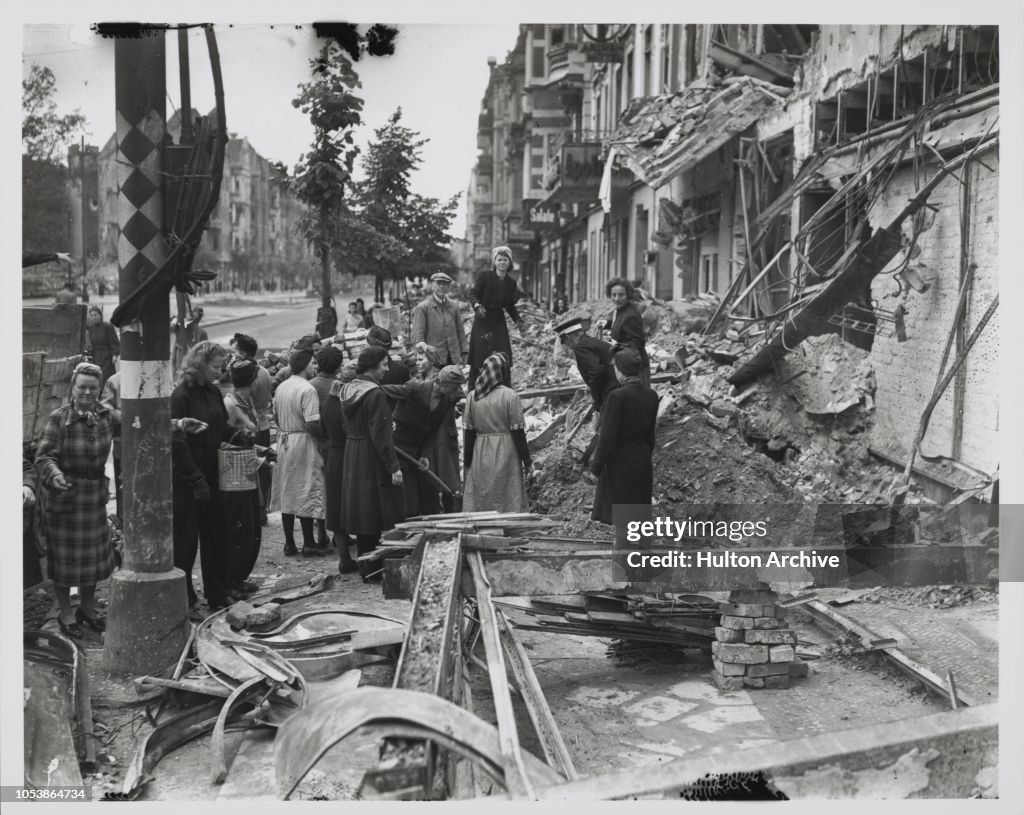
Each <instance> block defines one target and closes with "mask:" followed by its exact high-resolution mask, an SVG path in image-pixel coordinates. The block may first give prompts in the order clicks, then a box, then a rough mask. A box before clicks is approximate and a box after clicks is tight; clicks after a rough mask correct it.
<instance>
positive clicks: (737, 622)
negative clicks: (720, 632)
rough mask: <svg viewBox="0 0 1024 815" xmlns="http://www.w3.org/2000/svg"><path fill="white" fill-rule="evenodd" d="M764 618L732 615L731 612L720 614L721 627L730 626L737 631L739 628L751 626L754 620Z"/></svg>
mask: <svg viewBox="0 0 1024 815" xmlns="http://www.w3.org/2000/svg"><path fill="white" fill-rule="evenodd" d="M756 619H766V618H764V617H733V616H732V615H731V614H723V615H722V628H731V629H733V630H734V631H738V630H740V629H741V628H753V627H754V620H756Z"/></svg>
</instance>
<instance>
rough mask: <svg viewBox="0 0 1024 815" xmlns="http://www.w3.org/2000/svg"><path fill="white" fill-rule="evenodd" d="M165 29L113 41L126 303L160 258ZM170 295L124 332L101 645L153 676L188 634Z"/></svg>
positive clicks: (113, 665) (126, 667) (123, 663)
mask: <svg viewBox="0 0 1024 815" xmlns="http://www.w3.org/2000/svg"><path fill="white" fill-rule="evenodd" d="M165 74H166V68H165V54H164V35H163V33H159V34H153V35H150V36H146V37H140V38H138V39H130V38H127V37H124V38H120V39H118V40H117V41H116V42H115V45H114V84H115V93H116V100H117V131H116V140H117V161H116V164H117V186H118V222H119V225H120V235H119V238H118V243H117V261H118V267H119V272H120V299H121V302H122V303H124V302H125V300H126V299H127V298H128V297H129V296H130V295H131V294H132V293H133V292H134V291H135V290H136V289H137V288H138V287H139V285H140V284H141V283H142V282H143V280H145V279H146V278H147V277H148V276H149V275H150V274H152V273H153V272H154V271H155V270H156V269H158V268H160V267H161V266H162V265H163V264H164V262H165V260H166V258H167V247H166V243H165V241H164V235H165V227H164V217H163V215H164V213H163V209H164V207H163V162H164V158H163V149H162V148H163V143H164V137H165V134H166V122H165V107H164V100H165V97H166V75H165ZM169 324H170V306H169V298H168V297H155V296H154V297H150V298H149V299H148V300H147V301H146V302H145V304H144V305H143V306H142V309H141V312H140V315H139V317H138V318H137V319H136V320H134V321H132V322H131V323H128V324H127V325H125V326H123V328H122V330H121V404H122V417H121V436H122V443H121V449H122V460H123V475H124V509H125V524H124V538H125V540H124V549H125V553H124V567H123V568H122V569H121V570H120V571H118V572H116V573H115V574H114V577H113V578H112V580H111V588H110V615H109V618H108V624H107V634H106V639H105V643H104V653H103V662H104V666H105V667H106V668H107V670H110V671H116V672H122V673H128V672H131V673H149V674H151V673H155V672H158V671H160V670H161V669H163V668H164V667H166V666H168V665H173V664H174V662H175V661H176V660H177V659H178V656H179V655H180V653H181V650H182V648H183V647H184V645H185V642H186V640H187V637H188V632H189V622H188V605H187V598H186V594H185V580H184V575H183V574H182V572H181V571H180V570H179V569H175V568H174V549H173V543H172V540H173V539H172V528H173V527H172V514H171V494H172V493H171V490H172V485H171V404H170V394H171V364H170V331H169Z"/></svg>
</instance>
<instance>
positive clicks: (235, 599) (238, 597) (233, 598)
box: [228, 589, 249, 603]
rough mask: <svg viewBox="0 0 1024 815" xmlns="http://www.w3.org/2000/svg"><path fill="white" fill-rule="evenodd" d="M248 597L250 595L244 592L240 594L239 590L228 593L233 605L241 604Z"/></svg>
mask: <svg viewBox="0 0 1024 815" xmlns="http://www.w3.org/2000/svg"><path fill="white" fill-rule="evenodd" d="M248 596H249V595H247V594H245V593H244V592H240V591H238V590H237V589H232V590H231V591H229V592H228V600H230V601H231V602H233V603H238V602H241V601H242V600H244V599H245V598H246V597H248Z"/></svg>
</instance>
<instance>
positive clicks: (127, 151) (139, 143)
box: [118, 127, 156, 164]
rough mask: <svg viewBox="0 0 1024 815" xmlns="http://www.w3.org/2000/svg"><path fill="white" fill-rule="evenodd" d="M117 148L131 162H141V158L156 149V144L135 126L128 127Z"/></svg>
mask: <svg viewBox="0 0 1024 815" xmlns="http://www.w3.org/2000/svg"><path fill="white" fill-rule="evenodd" d="M118 148H119V149H120V151H121V153H122V154H123V155H124V157H125V158H126V159H128V161H130V162H131V163H132V164H141V163H142V161H143V159H145V158H146V156H148V155H149V154H150V153H152V152H153V151H154V150H155V149H156V145H155V144H153V142H152V141H150V139H149V137H148V136H147V135H146V134H145V133H143V132H142V131H141V130H139V129H138V128H137V127H132V128H129V130H128V132H127V133H125V135H124V138H122V139H121V142H120V144H118Z"/></svg>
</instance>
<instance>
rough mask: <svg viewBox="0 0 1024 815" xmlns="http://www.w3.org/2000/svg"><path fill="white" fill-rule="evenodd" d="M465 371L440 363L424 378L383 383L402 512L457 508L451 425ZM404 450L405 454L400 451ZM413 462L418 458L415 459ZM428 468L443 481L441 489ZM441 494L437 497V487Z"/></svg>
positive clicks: (455, 438)
mask: <svg viewBox="0 0 1024 815" xmlns="http://www.w3.org/2000/svg"><path fill="white" fill-rule="evenodd" d="M465 382H466V376H465V374H463V373H462V369H461V367H459V366H458V365H448V366H445V367H444V368H442V369H441V370H440V371H439V372H438V374H437V376H436V377H434V378H433V379H430V380H427V381H425V382H424V381H420V380H411V381H409V382H406V383H405V384H404V385H384V386H383V388H384V393H385V394H387V396H388V397H389V398H390V399H392V400H394V401H395V402H396V403H397V405H396V407H395V409H394V420H395V431H394V436H393V438H394V443H395V447H396V448H397V449H398V450H399V451H401V452H400V453H399V462H398V463H399V465H400V467H401V469H402V478H403V481H402V489H403V493H404V498H405V515H406V517H411V516H413V515H429V514H432V513H435V512H438V511H439V510H441V509H442V508H443V509H444V511H445V512H455V511H458V507H457V506H456V504H457V498H456V497H455V493H457V492H458V491H459V489H460V486H461V478H460V474H459V437H458V431H457V430H456V427H455V406H456V405H457V404H458V403H459V401H460V400H461V399H462V398H463V392H462V386H463V385H464V384H465ZM401 453H405V454H406V455H404V456H403V455H401ZM416 462H419V464H418V465H417V463H416ZM425 470H429V472H430V473H433V475H434V476H436V477H437V479H438V480H440V481H441V482H442V483H443V484H445V486H446V487H447V489H446V490H442V489H441V488H440V486H439V485H438V483H437V481H436V480H435V479H434V478H431V477H430V476H429V475H428V474H427V473H426V472H424V471H425ZM439 492H443V493H444V497H443V498H442V499H441V501H440V502H438V493H439Z"/></svg>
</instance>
